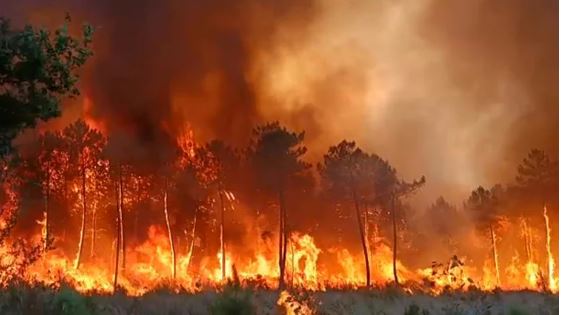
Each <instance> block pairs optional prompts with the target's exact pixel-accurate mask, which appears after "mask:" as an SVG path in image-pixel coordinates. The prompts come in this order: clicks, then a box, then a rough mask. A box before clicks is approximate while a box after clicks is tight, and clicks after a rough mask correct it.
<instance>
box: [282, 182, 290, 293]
mask: <svg viewBox="0 0 561 315" xmlns="http://www.w3.org/2000/svg"><path fill="white" fill-rule="evenodd" d="M286 222H287V214H286V200H285V197H284V191H283V194H282V230H283V233H284V236H283V238H282V242H283V243H282V265H283V268H284V274H285V275H286V257H287V256H288V242H289V241H290V237H289V235H290V231H289V230H288V225H287V223H286ZM285 284H286V281H285Z"/></svg>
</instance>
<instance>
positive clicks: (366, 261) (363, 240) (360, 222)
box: [353, 190, 370, 287]
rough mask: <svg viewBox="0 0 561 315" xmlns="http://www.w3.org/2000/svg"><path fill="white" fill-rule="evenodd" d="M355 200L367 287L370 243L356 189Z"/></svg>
mask: <svg viewBox="0 0 561 315" xmlns="http://www.w3.org/2000/svg"><path fill="white" fill-rule="evenodd" d="M353 200H354V203H355V211H356V219H357V223H358V231H359V232H360V242H361V245H362V252H363V254H364V264H365V268H366V287H370V259H369V256H368V245H367V244H366V238H365V235H364V222H363V220H362V215H361V213H360V205H359V202H358V196H357V195H356V191H354V190H353Z"/></svg>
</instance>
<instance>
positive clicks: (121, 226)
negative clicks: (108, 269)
mask: <svg viewBox="0 0 561 315" xmlns="http://www.w3.org/2000/svg"><path fill="white" fill-rule="evenodd" d="M123 200H124V197H123V172H122V166H119V233H120V241H121V252H122V256H123V260H122V268H123V270H125V267H126V251H125V245H126V244H125V228H124V226H125V224H124V222H123Z"/></svg>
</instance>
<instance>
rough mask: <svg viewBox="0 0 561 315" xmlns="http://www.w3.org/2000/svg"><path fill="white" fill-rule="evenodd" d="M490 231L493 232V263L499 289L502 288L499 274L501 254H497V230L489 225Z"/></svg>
mask: <svg viewBox="0 0 561 315" xmlns="http://www.w3.org/2000/svg"><path fill="white" fill-rule="evenodd" d="M489 229H490V230H491V245H492V247H493V261H494V263H495V278H496V280H497V287H500V286H501V277H500V274H499V253H498V252H497V240H496V238H495V230H494V229H493V225H492V224H491V225H489Z"/></svg>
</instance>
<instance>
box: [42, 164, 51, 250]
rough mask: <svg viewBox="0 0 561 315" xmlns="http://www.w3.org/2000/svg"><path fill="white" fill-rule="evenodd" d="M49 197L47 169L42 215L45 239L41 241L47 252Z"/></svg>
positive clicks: (49, 172) (49, 177)
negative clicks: (43, 211)
mask: <svg viewBox="0 0 561 315" xmlns="http://www.w3.org/2000/svg"><path fill="white" fill-rule="evenodd" d="M50 195H51V169H50V167H49V169H48V170H47V185H46V187H45V214H44V220H45V222H44V224H45V226H44V227H43V228H44V229H45V230H44V231H45V232H44V233H45V234H44V235H43V237H44V238H45V239H44V240H43V250H44V251H47V250H48V249H49V201H50V200H49V199H50Z"/></svg>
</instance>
